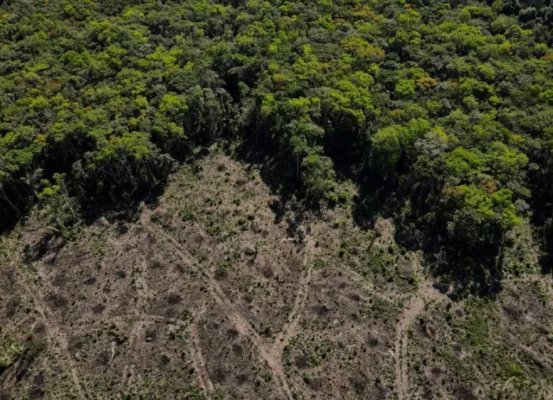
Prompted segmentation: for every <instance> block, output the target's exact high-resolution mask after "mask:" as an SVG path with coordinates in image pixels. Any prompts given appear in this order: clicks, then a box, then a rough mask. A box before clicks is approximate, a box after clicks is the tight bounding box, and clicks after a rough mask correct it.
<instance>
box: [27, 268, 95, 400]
mask: <svg viewBox="0 0 553 400" xmlns="http://www.w3.org/2000/svg"><path fill="white" fill-rule="evenodd" d="M20 261H21V260H20ZM22 275H23V280H22V281H23V282H22V283H23V289H24V290H25V292H26V294H27V298H29V299H31V300H32V302H33V308H34V309H35V311H36V312H37V313H38V315H39V316H40V320H41V322H42V324H43V325H44V331H45V333H46V338H47V340H48V343H49V348H50V349H52V351H53V353H54V355H55V356H56V358H57V360H58V361H59V362H60V363H61V364H62V365H63V366H64V368H65V369H66V370H67V371H68V373H69V376H70V378H71V381H72V383H73V386H74V388H75V391H76V392H77V395H78V398H79V399H91V398H92V397H91V396H90V394H89V393H87V392H86V390H85V386H84V385H83V383H82V379H81V376H80V374H79V371H78V368H77V366H76V364H75V362H74V361H73V358H72V355H71V353H70V351H69V342H68V340H67V336H66V335H65V332H64V331H63V330H62V328H61V327H60V326H59V324H58V323H57V322H56V319H55V317H54V316H53V313H52V312H51V310H50V308H49V307H48V305H47V304H46V302H45V300H44V299H45V295H44V291H43V289H42V287H41V286H40V285H39V284H37V283H36V281H35V279H33V278H34V277H32V276H29V273H27V272H24V273H23V274H22ZM39 277H40V280H41V281H42V283H43V284H47V280H46V277H45V276H43V274H40V271H39Z"/></svg>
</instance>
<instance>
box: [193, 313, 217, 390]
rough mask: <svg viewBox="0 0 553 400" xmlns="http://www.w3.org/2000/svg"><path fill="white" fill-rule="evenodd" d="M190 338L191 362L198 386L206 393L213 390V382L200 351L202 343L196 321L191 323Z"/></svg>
mask: <svg viewBox="0 0 553 400" xmlns="http://www.w3.org/2000/svg"><path fill="white" fill-rule="evenodd" d="M190 340H191V342H192V343H191V344H192V346H191V350H192V364H193V365H194V370H195V371H197V375H198V380H199V383H200V388H201V389H202V390H203V391H205V392H207V393H209V392H213V391H214V390H215V387H214V386H213V382H212V381H211V378H210V376H209V371H208V369H207V364H206V362H205V358H204V356H203V353H202V345H201V343H200V336H199V333H198V326H197V323H194V324H193V325H192V329H191V330H190Z"/></svg>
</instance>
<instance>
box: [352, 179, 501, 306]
mask: <svg viewBox="0 0 553 400" xmlns="http://www.w3.org/2000/svg"><path fill="white" fill-rule="evenodd" d="M364 176H365V179H364V180H363V181H362V182H360V186H359V195H358V196H357V197H356V199H355V204H354V209H353V216H354V220H355V223H356V224H357V225H358V226H360V227H362V228H364V229H371V228H372V227H373V226H374V222H375V220H376V218H377V217H384V218H392V219H393V220H394V223H395V226H396V233H395V240H396V242H397V243H398V245H400V246H401V247H403V248H405V249H407V250H410V251H416V250H423V253H424V258H425V261H426V264H427V265H428V267H429V272H430V273H431V274H432V275H433V277H434V278H435V279H436V281H437V285H438V286H439V287H440V288H441V289H442V290H443V291H447V292H448V293H449V294H450V296H451V297H452V298H462V297H465V296H467V295H469V294H470V295H477V296H482V297H494V296H496V295H497V294H498V293H499V292H500V291H501V289H502V283H501V282H502V278H503V271H502V269H501V265H502V262H503V260H502V252H501V251H500V249H499V247H495V248H494V247H493V246H491V247H489V246H485V245H482V246H476V247H472V248H467V247H465V246H463V245H462V244H460V243H452V241H451V239H448V237H447V232H446V226H445V223H444V222H440V221H439V220H438V219H437V218H431V217H428V215H431V214H430V213H429V211H430V210H431V207H430V204H431V203H432V202H433V201H436V200H435V199H432V198H431V197H429V198H427V199H426V200H425V201H424V202H418V201H414V200H413V199H412V198H408V193H402V192H400V191H396V190H394V189H395V188H397V187H398V185H395V184H393V183H390V184H386V183H382V181H381V180H380V177H378V176H374V175H371V174H370V173H366V174H364ZM407 200H411V201H410V203H411V204H419V205H418V206H411V208H410V209H409V210H405V203H406V201H407Z"/></svg>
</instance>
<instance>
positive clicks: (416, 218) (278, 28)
mask: <svg viewBox="0 0 553 400" xmlns="http://www.w3.org/2000/svg"><path fill="white" fill-rule="evenodd" d="M552 27H553V5H552V4H551V2H550V1H545V0H542V1H540V0H520V1H518V0H517V1H515V0H505V1H501V0H495V1H440V0H419V1H416V0H415V1H413V2H409V3H408V2H406V1H402V0H395V1H376V0H372V1H355V0H342V1H328V0H319V1H309V2H300V1H284V0H282V1H260V0H249V1H208V0H203V1H201V0H200V1H160V0H143V1H138V0H135V1H131V0H120V1H117V0H99V1H93V0H84V1H83V0H79V1H77V0H66V1H47V0H45V1H36V2H23V1H4V2H3V4H1V5H0V218H1V221H2V225H3V226H5V227H8V226H11V225H13V224H14V223H16V222H17V220H18V219H19V218H20V217H21V216H24V215H25V214H26V213H27V212H28V210H29V208H30V207H31V206H32V205H34V204H36V203H39V204H41V206H42V207H43V208H44V209H45V210H47V212H48V214H49V215H50V216H51V217H50V218H51V222H52V225H53V226H54V227H56V228H57V229H58V230H59V231H60V232H61V233H63V232H65V231H66V230H67V229H70V227H71V226H72V225H74V224H75V222H76V221H78V220H80V219H81V218H83V217H91V216H96V215H98V213H99V212H104V211H106V210H114V209H115V210H116V209H125V208H127V207H128V206H129V204H131V203H134V202H137V201H140V200H141V199H144V198H145V197H147V196H151V195H152V194H154V193H155V192H156V191H157V190H158V189H160V188H162V187H163V183H164V182H165V180H166V178H167V177H168V175H169V174H170V172H171V171H172V170H173V169H174V167H175V165H177V163H179V162H186V161H187V160H190V159H192V158H194V157H196V156H198V155H199V154H201V152H202V150H204V149H206V148H207V147H208V146H210V145H211V144H213V143H217V142H223V141H224V142H225V143H230V144H233V145H234V146H236V145H237V146H238V147H239V148H240V149H241V150H242V152H243V153H244V154H249V155H251V154H252V152H253V153H255V155H256V157H257V159H262V160H264V161H265V163H266V164H267V165H272V166H273V168H274V171H275V174H276V177H277V178H278V181H279V182H280V183H281V184H282V189H284V188H286V189H290V188H292V190H294V193H296V194H297V196H298V197H299V198H301V199H303V201H304V202H305V204H306V205H309V206H314V207H317V206H327V205H334V204H338V203H341V202H354V203H355V204H356V205H357V207H356V208H357V210H358V214H359V215H360V220H363V219H370V216H371V215H373V213H375V212H385V213H389V214H390V215H392V216H394V217H395V218H396V220H397V221H398V226H399V227H400V229H399V231H398V236H399V238H400V239H402V241H403V242H404V243H405V245H408V246H413V247H419V248H424V249H426V250H427V252H428V253H429V254H442V255H445V256H446V260H447V265H448V268H457V265H469V266H470V270H471V271H473V270H474V269H476V271H477V273H478V274H480V275H482V276H486V275H491V276H494V275H497V274H500V272H501V271H500V268H501V267H500V266H499V267H498V263H497V262H496V260H497V258H498V255H500V254H501V249H502V247H503V246H505V245H507V243H506V242H507V237H508V234H509V232H510V231H511V230H513V229H514V228H515V227H517V226H518V225H520V224H528V223H531V224H532V226H533V228H534V230H535V232H536V234H537V235H538V236H539V237H540V238H541V241H542V243H543V246H542V249H543V251H544V254H548V253H551V248H552V247H553V224H552V223H551V217H552V207H553V205H552V200H553V185H552V184H551V180H552V177H553V50H552V48H551V46H552V45H553V30H552ZM346 181H349V182H354V183H356V184H357V185H358V187H359V194H358V196H357V198H355V199H354V198H352V195H351V190H349V189H348V188H349V187H350V186H348V185H346V184H345V182H346ZM436 259H441V258H440V257H436ZM455 260H458V262H455ZM545 260H546V258H545ZM459 268H461V267H459ZM462 268H465V269H466V267H462ZM463 271H464V272H463V273H466V270H463Z"/></svg>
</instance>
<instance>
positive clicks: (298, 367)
mask: <svg viewBox="0 0 553 400" xmlns="http://www.w3.org/2000/svg"><path fill="white" fill-rule="evenodd" d="M279 201H280V200H279V199H278V198H277V197H276V196H274V195H273V194H272V193H271V192H270V190H269V188H268V187H267V186H266V185H265V184H264V183H263V181H262V179H261V178H260V175H259V172H258V171H257V170H256V169H255V168H254V167H251V166H245V165H243V164H241V163H239V162H237V161H234V160H232V159H231V158H229V157H226V156H223V155H218V154H215V155H211V156H209V157H207V158H206V159H204V160H203V161H201V162H200V163H199V165H197V166H195V167H185V168H183V169H182V170H181V171H179V172H178V173H176V174H175V175H174V176H173V177H172V179H171V182H170V183H169V186H168V188H167V190H166V192H165V194H164V195H163V196H162V197H161V198H160V199H159V202H158V203H157V204H156V205H155V206H153V207H143V209H142V211H141V213H140V215H139V216H138V218H137V219H136V221H134V222H117V221H114V222H112V223H110V222H106V221H105V220H100V221H98V222H97V223H95V224H93V225H91V226H88V227H85V228H83V229H82V231H81V232H80V233H79V234H78V235H77V237H76V238H75V239H74V240H72V241H71V242H69V243H66V244H65V245H64V246H57V245H53V244H52V243H49V244H48V247H47V249H46V251H44V253H43V254H41V255H40V257H39V258H38V259H37V260H35V261H32V262H31V261H25V259H24V251H23V249H24V248H25V246H26V245H31V246H32V245H34V244H36V243H41V242H42V241H44V238H45V237H49V236H48V235H51V233H49V232H48V230H47V229H44V228H43V227H42V226H41V224H40V221H38V220H33V218H30V219H29V221H28V222H27V223H26V224H24V225H22V226H20V227H18V228H17V229H16V230H14V232H12V234H10V235H9V236H6V237H4V238H2V239H1V242H0V261H1V264H0V265H1V266H0V321H1V324H0V326H1V328H0V360H5V361H2V362H4V364H2V363H1V362H0V399H2V400H3V399H38V398H44V399H135V398H136V399H260V398H263V399H275V400H276V399H379V400H380V399H399V400H407V399H499V398H502V399H506V398H512V399H515V398H517V399H520V398H533V399H534V398H535V399H551V398H553V382H552V381H551V379H550V377H551V376H553V370H552V369H553V361H552V360H553V325H552V322H551V321H553V303H552V298H553V297H552V296H553V289H552V288H553V283H552V282H551V279H549V278H547V277H544V276H542V275H537V274H528V275H523V276H519V277H508V278H507V279H506V280H505V288H504V290H503V292H502V293H501V295H500V296H499V298H497V299H466V300H463V301H452V300H451V299H450V298H449V297H447V295H445V294H443V293H441V292H440V291H438V290H437V289H435V288H434V285H433V281H432V279H431V278H430V277H429V276H428V274H427V273H426V271H425V268H424V262H423V259H422V255H421V254H419V253H414V252H409V251H405V250H403V249H400V248H399V247H398V246H397V244H396V243H395V241H394V225H393V222H392V221H391V220H387V219H378V221H377V223H376V224H375V227H374V229H373V230H362V229H360V228H359V227H358V226H356V225H355V223H354V222H353V218H352V217H351V213H350V211H349V210H348V209H347V208H343V209H335V210H332V211H324V212H322V214H317V215H302V216H301V217H302V218H299V215H297V214H296V213H295V212H294V211H292V210H290V211H287V212H286V213H285V215H284V216H283V217H282V216H277V215H275V213H274V209H275V204H277V203H278V202H279ZM49 240H50V239H49Z"/></svg>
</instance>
